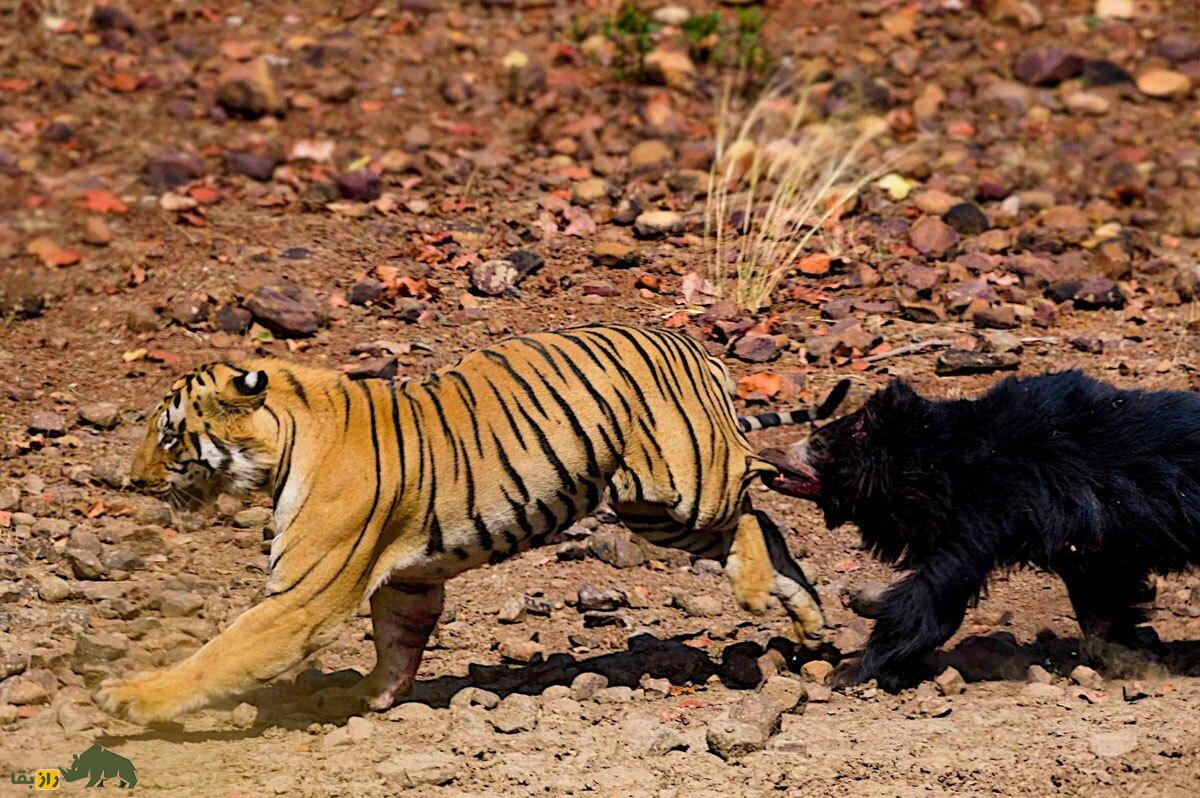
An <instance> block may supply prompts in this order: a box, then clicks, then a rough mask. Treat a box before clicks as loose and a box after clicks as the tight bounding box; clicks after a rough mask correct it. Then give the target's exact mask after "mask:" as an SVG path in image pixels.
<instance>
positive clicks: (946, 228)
mask: <svg viewBox="0 0 1200 798" xmlns="http://www.w3.org/2000/svg"><path fill="white" fill-rule="evenodd" d="M908 235H909V240H910V241H912V245H913V247H915V248H916V250H917V251H918V252H920V253H921V254H922V255H926V256H928V257H931V258H940V257H942V256H943V255H945V254H946V253H948V252H949V251H950V250H952V249H953V248H954V247H955V246H956V245H957V244H958V233H956V232H954V229H953V228H952V227H950V225H948V224H946V223H945V222H943V221H942V220H941V219H939V218H937V217H936V216H926V217H925V218H923V219H921V220H920V221H919V222H917V223H916V224H914V225H913V226H912V229H911V230H910V231H909V234H908Z"/></svg>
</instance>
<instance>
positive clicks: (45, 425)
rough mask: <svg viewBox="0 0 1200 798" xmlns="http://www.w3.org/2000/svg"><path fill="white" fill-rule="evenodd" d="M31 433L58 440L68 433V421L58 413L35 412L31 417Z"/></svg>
mask: <svg viewBox="0 0 1200 798" xmlns="http://www.w3.org/2000/svg"><path fill="white" fill-rule="evenodd" d="M29 431H30V432H32V433H34V434H40V435H46V436H47V437H50V438H56V437H58V436H59V435H63V434H65V433H66V431H67V420H66V419H65V418H63V417H62V416H61V415H59V414H58V413H51V412H49V411H47V410H35V411H33V413H31V414H30V415H29Z"/></svg>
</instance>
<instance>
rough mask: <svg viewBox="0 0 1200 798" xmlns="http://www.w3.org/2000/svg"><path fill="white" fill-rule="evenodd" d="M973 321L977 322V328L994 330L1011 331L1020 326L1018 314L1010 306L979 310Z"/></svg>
mask: <svg viewBox="0 0 1200 798" xmlns="http://www.w3.org/2000/svg"><path fill="white" fill-rule="evenodd" d="M971 320H972V321H973V322H975V326H976V327H983V328H985V329H993V330H1011V329H1013V328H1015V327H1019V326H1020V321H1019V320H1018V319H1017V314H1016V313H1015V312H1014V311H1013V309H1012V308H1011V307H1010V306H1008V305H997V306H994V307H987V308H983V309H982V310H978V311H976V312H975V314H974V315H973V316H972V318H971Z"/></svg>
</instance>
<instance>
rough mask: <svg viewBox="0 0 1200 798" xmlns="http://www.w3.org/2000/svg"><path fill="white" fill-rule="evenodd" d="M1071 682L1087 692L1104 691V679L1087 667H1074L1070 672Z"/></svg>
mask: <svg viewBox="0 0 1200 798" xmlns="http://www.w3.org/2000/svg"><path fill="white" fill-rule="evenodd" d="M1071 681H1072V682H1074V683H1075V684H1077V685H1079V686H1080V687H1086V688H1088V689H1089V690H1103V689H1104V677H1103V676H1101V675H1100V674H1099V673H1097V672H1096V671H1095V670H1094V669H1092V668H1089V667H1088V666H1087V665H1076V666H1075V667H1074V668H1073V669H1072V670H1071Z"/></svg>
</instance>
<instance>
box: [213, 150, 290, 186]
mask: <svg viewBox="0 0 1200 798" xmlns="http://www.w3.org/2000/svg"><path fill="white" fill-rule="evenodd" d="M225 160H226V162H227V163H228V164H229V168H231V169H233V170H234V171H235V172H238V173H239V174H243V175H245V176H246V177H249V178H251V179H252V180H258V181H259V182H263V183H265V182H266V181H268V180H270V179H271V176H272V175H273V174H275V167H277V166H279V164H280V163H282V159H280V158H278V157H276V156H273V155H263V154H261V153H257V152H231V153H229V155H227V156H226V158H225Z"/></svg>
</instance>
